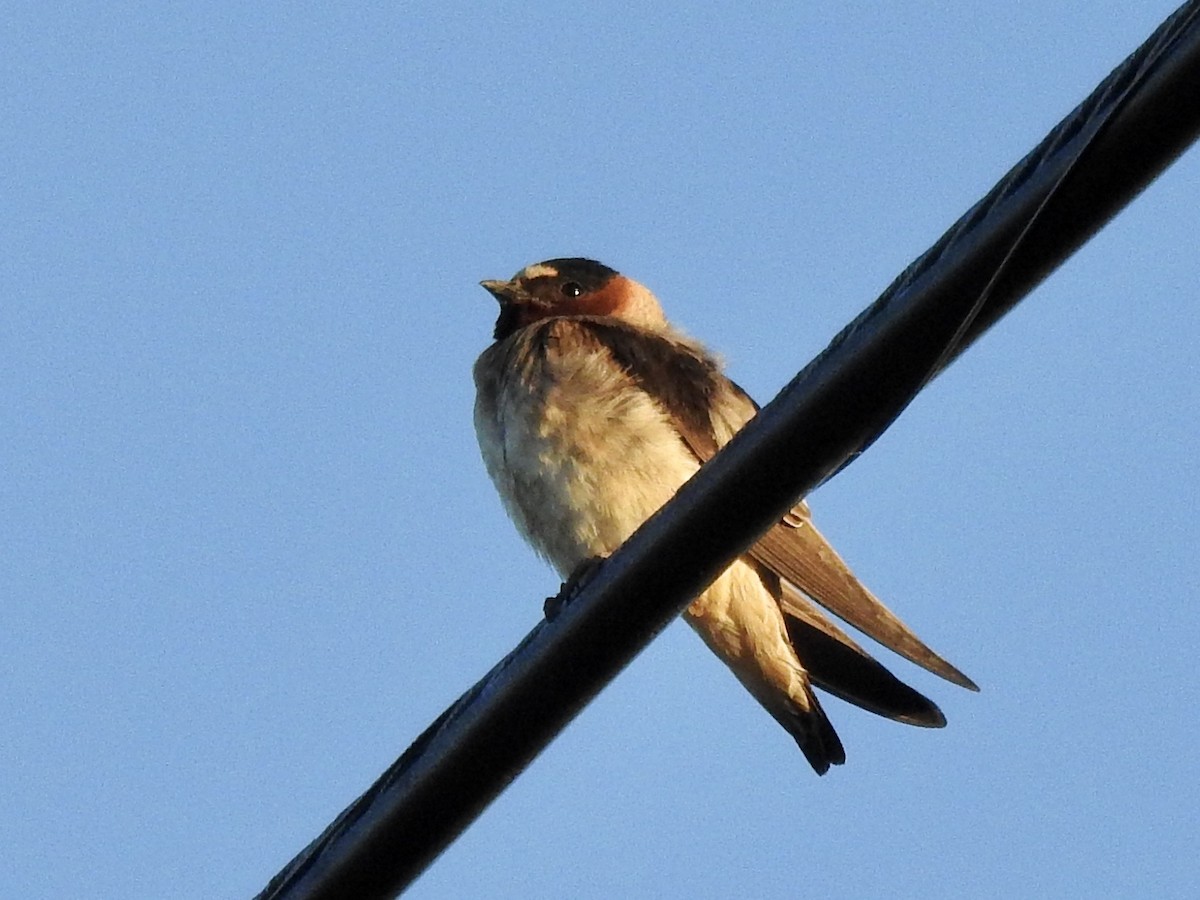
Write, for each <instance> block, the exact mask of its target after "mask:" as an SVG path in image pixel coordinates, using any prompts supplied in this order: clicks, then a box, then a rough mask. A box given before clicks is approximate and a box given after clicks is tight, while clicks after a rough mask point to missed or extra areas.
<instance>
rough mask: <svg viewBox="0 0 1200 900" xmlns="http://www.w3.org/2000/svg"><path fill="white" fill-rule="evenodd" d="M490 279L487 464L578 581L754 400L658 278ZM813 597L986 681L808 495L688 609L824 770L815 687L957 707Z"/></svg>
mask: <svg viewBox="0 0 1200 900" xmlns="http://www.w3.org/2000/svg"><path fill="white" fill-rule="evenodd" d="M482 285H483V287H484V288H486V289H487V290H488V291H489V292H490V293H491V294H492V296H494V297H495V298H496V299H497V300H498V301H499V302H500V315H499V318H498V319H497V320H496V328H495V333H494V335H493V337H494V338H495V342H494V343H493V344H492V345H491V346H490V347H488V348H487V349H486V350H485V351H484V352H483V354H482V355H481V356H480V357H479V359H478V361H477V362H476V363H475V370H474V375H475V386H476V390H477V395H476V401H475V430H476V434H477V436H478V438H479V446H480V449H481V451H482V453H483V460H484V463H485V465H486V466H487V471H488V474H489V475H490V476H491V478H492V481H493V482H495V485H496V488H497V490H498V491H499V493H500V498H501V500H502V501H503V503H504V507H505V509H506V510H507V512H508V514H509V516H510V517H511V518H512V520H513V522H515V523H516V526H517V528H518V529H519V530H520V532H521V534H522V535H523V536H524V537H525V539H526V540H527V541H528V542H529V543H530V544H531V545H532V546H533V547H534V549H536V550H537V552H538V553H540V554H541V555H542V556H543V557H545V558H546V559H547V560H549V561H550V563H551V564H552V565H554V567H555V568H556V569H557V570H558V572H559V573H560V575H562V577H563V578H567V579H569V578H570V577H571V576H572V574H573V573H576V572H577V571H579V570H580V567H583V566H586V565H588V564H589V563H591V562H592V561H593V560H595V559H597V558H603V557H606V556H608V555H609V554H610V553H612V552H613V551H614V550H616V549H617V547H618V546H620V544H621V543H622V542H623V541H624V540H625V539H626V538H627V537H629V535H630V534H632V533H633V531H634V530H635V529H637V527H638V526H639V525H641V524H642V522H644V521H645V520H646V519H647V518H649V517H650V515H651V514H653V513H654V512H656V511H657V510H658V509H659V507H661V506H662V505H663V504H664V503H666V501H667V500H669V499H670V498H671V496H672V495H673V494H674V493H675V492H676V490H678V489H679V487H680V486H681V485H682V484H683V483H684V482H685V481H686V480H687V479H688V478H690V477H691V476H692V475H693V474H694V473H695V472H696V470H697V469H698V468H699V467H700V465H701V464H702V463H703V462H704V461H705V460H707V459H708V458H709V457H711V456H712V455H713V454H714V453H716V451H717V450H718V449H720V447H721V446H722V445H724V444H725V443H726V442H727V441H728V440H729V439H730V438H731V437H733V435H734V433H735V432H736V431H737V430H738V429H739V428H741V427H742V426H743V425H744V424H745V423H746V422H747V421H748V420H749V419H750V418H751V417H753V416H754V414H755V412H756V411H757V407H756V406H755V404H754V401H753V400H751V399H750V397H749V396H747V394H746V393H745V392H744V391H743V390H742V389H741V388H739V387H738V386H737V385H736V384H734V383H733V382H732V381H730V380H729V379H728V378H726V377H725V375H724V374H722V371H721V366H720V363H719V362H718V361H717V359H716V358H715V357H714V356H713V355H712V354H710V353H709V352H708V351H707V350H706V349H705V348H704V347H702V346H701V345H700V344H699V343H697V342H696V341H694V340H692V339H690V338H688V337H686V336H685V335H683V334H682V333H680V332H679V331H677V330H676V329H675V328H674V327H673V326H672V325H671V324H670V323H668V321H667V319H666V317H665V316H664V314H663V311H662V307H661V306H660V305H659V303H658V300H657V299H655V297H654V295H653V294H652V293H650V291H649V290H647V289H646V288H645V287H643V286H642V285H640V284H638V283H637V282H636V281H633V280H632V279H629V278H626V277H625V276H624V275H621V274H620V273H618V272H616V271H614V270H613V269H610V268H609V267H608V266H605V265H602V264H601V263H598V262H595V261H594V260H590V259H551V260H547V261H546V262H541V263H537V264H536V265H532V266H528V267H526V268H524V269H522V270H521V271H520V272H518V273H517V274H516V275H515V276H514V277H513V278H512V279H511V280H510V281H484V282H482ZM814 601H815V603H814ZM816 604H820V605H821V606H823V607H825V608H826V609H828V610H829V611H831V612H833V613H835V614H836V615H837V616H839V617H840V618H841V619H843V620H845V621H846V622H848V623H849V624H851V625H853V626H854V627H856V628H858V629H859V630H860V631H862V632H864V633H865V634H867V635H869V636H870V637H872V638H874V639H875V640H877V641H879V642H880V643H882V644H883V645H884V646H886V647H889V648H890V649H892V650H894V651H896V652H897V653H899V654H900V655H902V656H904V657H907V658H908V659H910V660H911V661H913V662H915V663H916V664H917V665H920V666H923V667H924V668H926V669H928V670H929V671H931V672H934V673H936V674H938V675H940V676H942V677H943V678H946V679H947V680H949V681H952V682H954V683H955V684H959V685H962V686H963V687H966V688H970V689H971V690H978V688H977V687H976V686H975V684H974V683H973V682H972V681H971V680H970V679H969V678H967V676H966V675H964V674H963V673H962V672H960V671H959V670H958V669H956V668H955V667H954V666H952V665H950V663H948V662H946V660H944V659H942V657H940V656H938V655H937V654H936V653H934V652H933V651H932V650H931V649H929V647H927V646H926V645H925V644H924V643H923V642H922V641H921V640H920V639H919V638H917V636H916V635H915V634H913V632H912V631H911V630H909V628H908V627H907V626H906V625H904V623H903V622H901V621H900V620H899V619H898V618H897V617H896V616H895V615H894V614H893V613H892V612H891V611H890V610H888V609H887V607H885V606H884V605H883V604H882V603H880V602H879V600H877V599H876V598H875V597H874V595H872V594H871V593H870V592H869V591H868V590H867V589H866V588H865V587H863V585H862V584H860V583H859V581H858V579H857V578H855V577H854V575H853V574H852V573H851V572H850V570H849V568H847V566H846V564H845V563H844V562H843V561H842V559H841V557H839V556H838V554H837V553H836V552H835V551H834V549H833V548H832V547H831V546H830V545H829V544H828V543H827V542H826V540H825V538H824V537H822V536H821V533H820V532H819V531H817V529H816V527H815V526H814V525H813V523H812V519H811V517H810V515H809V510H808V506H807V505H806V504H804V503H800V504H798V505H797V506H796V507H795V508H794V509H793V510H792V512H791V513H789V515H788V516H786V517H785V518H784V519H783V520H782V521H780V522H779V523H778V524H776V525H775V526H774V527H773V528H772V529H771V530H770V531H769V532H768V533H767V534H766V535H764V536H763V538H762V539H761V540H760V541H759V542H758V543H757V544H756V545H755V546H754V547H752V548H751V550H750V551H749V552H748V553H747V554H746V555H745V556H743V557H741V558H739V559H737V560H735V561H734V562H733V563H732V564H731V565H730V566H729V568H727V569H726V570H725V572H724V573H723V574H722V575H721V576H720V577H719V578H718V579H717V580H716V581H715V582H714V583H713V584H712V585H711V586H710V587H709V588H708V589H707V590H706V591H704V593H703V594H701V595H700V596H699V597H698V598H696V600H694V601H693V602H692V603H691V605H690V606H688V607H687V609H686V610H685V611H684V614H683V615H684V618H685V619H686V620H687V622H688V624H689V625H691V626H692V628H693V629H695V631H696V632H697V633H698V634H699V635H700V637H701V638H702V639H703V640H704V642H705V643H706V644H707V645H708V646H709V648H710V649H711V650H712V651H713V652H714V653H716V654H717V656H718V657H720V658H721V660H722V661H723V662H724V663H725V664H726V665H727V666H728V667H729V668H730V669H731V670H732V671H733V674H734V675H736V676H737V678H738V680H739V681H740V682H741V683H742V685H744V686H745V688H746V689H747V690H748V691H749V692H750V693H751V695H753V697H754V698H755V699H756V700H757V701H758V702H759V703H760V704H762V706H763V707H764V708H765V709H766V710H767V712H769V713H770V714H771V715H772V716H774V717H775V719H776V720H777V721H778V722H779V724H780V725H782V726H783V727H784V729H785V730H786V731H787V732H788V733H789V734H790V735H791V736H792V737H793V738H794V739H795V741H796V743H797V744H798V745H799V746H800V749H801V750H802V751H803V752H804V755H805V756H806V757H807V758H808V761H809V763H810V764H811V765H812V767H813V769H815V770H816V771H817V773H818V774H824V773H825V772H826V771H827V770H828V769H829V766H830V765H831V764H832V765H839V764H841V763H843V762H845V759H846V755H845V751H844V750H843V748H842V743H841V741H840V740H839V739H838V736H837V733H836V732H835V731H834V730H833V726H832V725H831V724H830V722H829V719H828V718H827V717H826V715H825V712H824V710H823V709H822V708H821V704H820V703H819V702H818V700H817V696H816V694H815V693H814V692H813V687H814V686H816V687H818V688H821V689H823V690H825V691H828V692H829V693H831V694H833V695H834V696H836V697H841V698H842V699H843V700H847V701H849V702H850V703H853V704H856V705H858V706H860V707H862V708H863V709H866V710H869V711H871V712H873V713H877V714H879V715H881V716H886V717H888V718H891V719H895V720H897V721H900V722H906V723H908V724H911V725H921V726H925V727H940V726H942V725H945V723H946V720H945V718H944V717H943V715H942V713H941V710H939V709H938V708H937V706H936V705H934V703H933V702H932V701H930V700H929V699H928V698H926V697H924V696H923V695H921V694H920V693H918V692H917V691H915V690H914V689H912V688H911V687H909V686H908V685H906V684H904V683H903V682H901V681H900V680H899V679H897V678H896V677H895V676H894V675H892V674H891V673H890V672H889V671H888V670H887V669H885V668H884V667H883V666H882V665H881V664H880V663H878V662H877V661H876V660H874V659H873V658H872V657H871V656H869V655H868V654H867V653H866V651H864V650H863V649H862V648H861V647H860V646H859V645H858V644H857V643H855V642H854V641H853V640H852V639H851V638H850V637H849V636H848V635H847V634H846V633H845V632H844V631H842V629H841V628H839V627H838V626H837V625H836V624H834V622H833V621H831V620H830V619H829V618H828V617H827V616H826V615H825V614H824V613H823V612H822V611H821V610H820V609H819V608H818V606H817V605H816Z"/></svg>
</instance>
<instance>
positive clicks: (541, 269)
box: [513, 263, 558, 281]
mask: <svg viewBox="0 0 1200 900" xmlns="http://www.w3.org/2000/svg"><path fill="white" fill-rule="evenodd" d="M557 276H558V269H556V268H554V266H548V265H546V264H545V263H534V264H533V265H532V266H526V267H525V268H523V269H522V270H521V271H520V272H518V273H517V274H516V275H514V276H513V281H521V280H522V279H531V278H555V277H557Z"/></svg>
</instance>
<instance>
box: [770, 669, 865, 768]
mask: <svg viewBox="0 0 1200 900" xmlns="http://www.w3.org/2000/svg"><path fill="white" fill-rule="evenodd" d="M805 699H806V700H807V704H808V709H801V708H800V707H799V705H798V704H796V703H789V704H788V710H787V712H786V713H782V714H781V713H779V712H777V711H775V710H769V712H771V714H772V715H774V716H775V719H776V720H777V721H778V722H779V724H780V725H782V726H783V727H784V728H785V729H786V730H787V733H788V734H790V735H791V736H792V738H793V739H794V740H795V741H796V745H797V746H798V747H799V748H800V752H802V753H803V754H804V758H805V759H807V760H808V764H809V765H810V766H812V767H813V771H814V772H816V773H817V774H818V775H824V774H825V773H826V772H828V771H829V767H830V766H831V765H832V766H840V765H841V764H842V763H844V762H845V761H846V750H845V748H844V747H843V746H842V739H841V738H839V737H838V734H837V732H836V731H834V728H833V724H832V723H831V722H830V721H829V717H828V716H826V715H825V710H824V709H822V708H821V703H820V701H819V700H817V695H816V694H814V693H813V692H812V689H811V688H809V689H808V690H807V697H806V698H805Z"/></svg>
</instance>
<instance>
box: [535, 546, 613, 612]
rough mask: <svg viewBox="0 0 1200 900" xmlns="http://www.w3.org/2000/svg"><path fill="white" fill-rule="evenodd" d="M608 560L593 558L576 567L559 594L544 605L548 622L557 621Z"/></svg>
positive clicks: (543, 610) (599, 557) (603, 557)
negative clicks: (559, 615) (601, 565)
mask: <svg viewBox="0 0 1200 900" xmlns="http://www.w3.org/2000/svg"><path fill="white" fill-rule="evenodd" d="M607 558H608V557H606V556H593V557H591V558H589V559H585V560H584V561H583V562H581V563H580V564H579V565H577V566H576V567H575V569H574V571H573V572H571V574H570V575H568V576H567V580H566V581H564V582H563V585H562V588H560V589H559V592H558V593H557V594H556V595H554V596H553V597H547V598H546V602H545V603H544V604H543V605H542V614H543V615H545V617H546V621H547V622H553V621H554V620H555V619H557V618H558V614H559V613H560V612H562V611H563V609H564V608H565V607H566V605H567V604H568V603H570V602H571V601H572V600H574V599H575V598H576V597H578V596H579V592H580V591H582V590H583V589H584V587H586V586H587V583H588V582H589V581H591V580H592V577H593V576H594V575H595V574H596V572H597V571H598V570H599V568H600V564H601V563H603V562H604V560H606V559H607Z"/></svg>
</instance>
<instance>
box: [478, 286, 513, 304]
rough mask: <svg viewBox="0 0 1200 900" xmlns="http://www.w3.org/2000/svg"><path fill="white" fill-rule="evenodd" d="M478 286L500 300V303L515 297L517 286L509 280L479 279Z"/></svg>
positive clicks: (510, 300) (507, 301)
mask: <svg viewBox="0 0 1200 900" xmlns="http://www.w3.org/2000/svg"><path fill="white" fill-rule="evenodd" d="M479 284H480V286H481V287H483V289H484V290H486V291H487V292H488V293H489V294H491V295H492V296H493V297H495V298H496V299H497V300H499V301H500V303H501V305H503V304H505V303H512V302H513V301H514V300H516V299H517V294H518V291H517V286H516V285H515V284H513V283H512V282H511V281H481V282H479Z"/></svg>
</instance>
